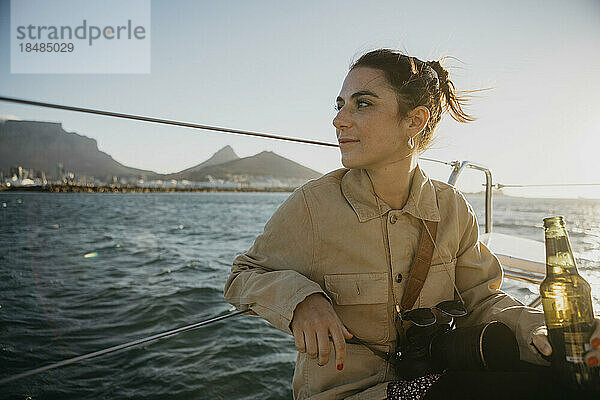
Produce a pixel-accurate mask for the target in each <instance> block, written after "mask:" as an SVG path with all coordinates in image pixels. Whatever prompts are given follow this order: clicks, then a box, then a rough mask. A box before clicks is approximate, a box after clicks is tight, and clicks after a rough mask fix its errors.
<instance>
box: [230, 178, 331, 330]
mask: <svg viewBox="0 0 600 400" xmlns="http://www.w3.org/2000/svg"><path fill="white" fill-rule="evenodd" d="M314 249H315V244H314V231H313V221H312V218H311V214H310V210H309V208H308V205H307V201H306V197H305V194H304V188H303V187H301V188H299V189H297V190H296V191H294V192H293V193H292V194H291V195H290V197H289V198H288V199H287V200H286V201H285V202H284V203H283V204H282V205H281V206H280V207H279V208H278V209H277V211H275V213H274V214H273V216H272V217H271V219H270V220H269V221H268V222H267V224H266V225H265V228H264V231H263V233H262V234H260V235H259V236H258V237H257V238H256V240H255V241H254V244H253V245H252V247H251V248H250V249H249V250H248V251H247V252H245V253H243V254H240V255H238V256H237V257H236V258H235V260H234V261H233V266H232V268H231V275H230V276H229V278H228V279H227V282H226V283H225V290H224V293H225V299H226V300H227V301H228V302H229V303H231V304H233V305H234V306H236V307H237V308H238V309H241V310H243V309H248V308H250V309H251V310H252V312H253V313H254V314H255V315H259V316H260V317H262V318H264V319H266V320H267V321H269V322H270V323H271V324H272V325H273V326H275V327H276V328H278V329H280V330H282V331H284V332H287V333H290V334H291V330H290V326H289V325H290V323H291V321H292V317H293V313H294V310H295V308H296V306H297V305H298V303H300V302H301V301H302V300H304V299H305V298H306V297H307V296H309V295H311V294H313V293H322V294H323V295H324V296H325V297H327V298H328V296H327V294H326V293H325V292H324V291H323V289H322V288H321V286H320V285H319V284H317V283H316V282H314V281H312V280H310V279H309V278H308V277H309V276H310V274H311V271H312V268H313V265H314ZM328 299H329V298H328ZM330 301H331V300H330Z"/></svg>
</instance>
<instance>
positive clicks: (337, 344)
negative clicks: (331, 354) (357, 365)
mask: <svg viewBox="0 0 600 400" xmlns="http://www.w3.org/2000/svg"><path fill="white" fill-rule="evenodd" d="M343 329H344V328H343V327H342V328H341V329H340V327H337V326H336V327H335V328H333V329H331V330H330V331H329V332H330V333H331V338H332V339H333V347H334V349H335V365H336V368H337V369H338V371H341V370H342V369H344V360H345V359H346V340H344V334H343V332H342V330H343Z"/></svg>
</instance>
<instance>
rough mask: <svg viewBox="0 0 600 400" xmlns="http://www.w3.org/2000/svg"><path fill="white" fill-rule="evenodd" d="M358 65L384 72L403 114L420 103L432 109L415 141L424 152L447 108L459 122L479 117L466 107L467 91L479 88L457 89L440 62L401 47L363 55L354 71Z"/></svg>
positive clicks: (355, 64)
mask: <svg viewBox="0 0 600 400" xmlns="http://www.w3.org/2000/svg"><path fill="white" fill-rule="evenodd" d="M358 67H367V68H374V69H378V70H380V71H382V72H383V73H384V75H385V77H386V79H387V80H388V82H389V83H390V85H391V86H392V88H393V89H394V90H395V91H396V95H397V97H398V104H399V109H400V115H401V116H402V117H403V116H405V115H406V114H407V113H408V112H409V111H410V110H412V109H414V108H415V107H418V106H425V107H427V108H428V109H429V113H430V118H429V121H428V122H427V125H426V126H425V128H424V129H423V131H422V132H421V135H420V138H416V140H415V143H416V146H415V147H416V150H417V151H424V150H426V149H427V148H428V147H429V146H430V145H431V143H432V141H433V131H434V129H435V127H436V125H437V124H438V122H439V121H440V118H441V116H442V113H443V112H444V111H446V112H448V113H449V114H450V116H451V117H452V118H453V119H455V120H456V121H458V122H470V121H474V120H475V118H474V117H473V116H471V115H469V114H467V113H465V111H464V110H463V106H465V104H466V103H467V102H468V100H469V98H470V96H468V95H465V93H467V94H468V93H471V92H475V91H470V92H456V90H455V88H454V84H453V83H452V81H450V80H449V79H448V71H446V70H445V69H444V67H442V66H441V64H440V63H439V61H427V62H423V61H421V60H419V59H418V58H415V57H410V56H407V55H404V54H402V53H400V52H399V51H397V50H391V49H378V50H373V51H370V52H368V53H365V54H363V55H362V56H361V57H360V58H359V59H358V60H356V61H355V62H353V63H352V65H351V66H350V70H353V69H354V68H358ZM457 93H460V95H459V94H457Z"/></svg>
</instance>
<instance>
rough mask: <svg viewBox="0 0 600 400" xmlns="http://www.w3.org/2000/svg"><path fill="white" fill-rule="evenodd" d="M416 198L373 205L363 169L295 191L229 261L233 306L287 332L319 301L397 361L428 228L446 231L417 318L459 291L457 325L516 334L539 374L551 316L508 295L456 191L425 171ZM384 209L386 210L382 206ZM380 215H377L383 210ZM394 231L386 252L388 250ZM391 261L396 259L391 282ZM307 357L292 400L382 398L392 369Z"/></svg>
mask: <svg viewBox="0 0 600 400" xmlns="http://www.w3.org/2000/svg"><path fill="white" fill-rule="evenodd" d="M410 190H411V196H409V198H408V201H407V203H406V205H405V206H404V208H403V209H401V210H392V209H390V207H389V206H388V205H386V204H385V203H384V202H382V201H381V200H378V198H377V197H376V196H375V195H374V192H373V189H372V185H371V182H370V180H369V177H368V175H367V173H366V171H365V170H360V169H351V170H347V169H339V170H336V171H333V172H331V173H329V174H327V175H324V176H323V177H321V178H319V179H316V180H313V181H310V182H308V183H306V184H305V185H304V186H302V187H301V188H298V189H297V190H296V191H294V193H292V194H291V195H290V197H289V198H288V199H287V200H286V201H285V202H284V203H283V204H282V205H281V206H280V207H279V209H278V210H277V211H276V212H275V213H274V214H273V216H272V217H271V219H270V220H269V221H268V222H267V224H266V225H265V228H264V232H263V233H262V234H261V235H259V236H258V237H257V238H256V240H255V242H254V245H253V246H252V247H251V248H250V250H248V251H247V252H246V253H244V254H241V255H239V256H238V257H237V258H236V259H235V260H234V262H233V267H232V272H231V276H230V277H229V279H228V280H227V283H226V285H225V298H226V300H227V301H228V302H230V303H231V304H233V305H235V306H236V307H238V308H240V309H245V308H248V307H250V308H251V309H252V311H253V312H254V313H256V314H258V315H259V316H261V317H262V318H264V319H266V320H267V321H269V322H270V323H271V324H273V326H275V327H276V328H278V329H281V330H282V331H285V332H288V333H290V334H291V331H290V327H289V325H290V322H291V320H292V317H293V314H294V309H295V308H296V305H298V303H300V302H301V301H302V300H304V298H306V297H307V296H308V295H310V294H312V293H323V294H324V295H326V296H327V297H328V298H329V299H330V300H331V301H332V304H333V307H334V309H335V311H336V312H337V314H338V316H339V317H340V319H341V321H342V322H343V323H344V325H345V326H346V327H347V328H348V330H349V331H350V332H352V333H353V334H354V335H356V336H358V337H359V338H361V339H363V340H365V341H367V342H370V343H371V344H375V345H377V346H378V347H379V348H380V349H381V350H384V351H390V350H393V346H394V344H395V338H396V331H395V328H394V323H393V321H394V298H395V299H397V301H398V302H400V299H401V298H402V294H403V291H404V287H405V284H406V281H407V279H399V278H398V277H399V276H402V277H407V276H408V274H409V272H410V266H411V264H412V260H413V257H414V254H415V251H416V248H417V243H418V239H419V236H420V229H421V226H422V224H420V223H419V220H418V218H422V219H426V220H433V221H439V222H438V229H437V238H436V246H437V250H436V251H434V254H433V260H432V263H431V268H430V270H429V274H428V276H427V280H426V282H425V285H424V287H423V290H422V291H421V294H420V296H419V298H418V299H417V301H416V303H415V305H414V307H415V308H416V307H432V306H434V305H436V304H438V303H439V302H441V301H443V300H450V299H453V298H454V286H453V283H452V280H455V283H456V286H457V288H458V290H459V292H460V293H461V295H462V297H463V299H464V300H465V303H466V305H467V309H468V312H469V314H468V316H467V317H462V318H459V319H458V321H457V324H458V325H459V326H460V325H462V326H468V325H476V324H478V323H482V322H487V321H492V320H497V321H501V322H504V323H505V324H507V325H508V326H509V327H511V329H512V330H513V331H514V332H515V335H516V337H517V341H518V343H519V348H520V352H521V359H522V360H525V361H529V362H534V363H539V364H543V363H544V361H543V360H542V359H541V357H540V356H539V355H538V353H537V352H536V351H535V349H534V348H533V347H532V346H531V345H530V343H531V332H532V331H533V330H534V329H535V328H537V327H539V326H540V325H543V324H544V319H543V313H541V312H540V311H538V310H535V309H532V308H529V307H525V306H523V305H522V304H521V303H519V302H518V301H517V300H515V299H514V298H512V297H510V296H508V295H507V294H505V293H503V292H502V291H500V289H499V288H500V284H501V282H502V270H501V267H500V264H499V262H498V259H497V258H496V257H495V256H494V255H493V254H492V253H491V252H490V251H489V250H488V249H487V248H486V247H485V246H484V245H483V244H482V243H480V242H479V240H478V226H477V221H476V219H475V214H474V212H473V210H472V208H471V206H470V205H469V204H468V203H467V201H466V200H465V198H464V197H463V196H462V194H460V193H459V192H458V191H457V190H456V189H455V188H454V187H452V186H450V185H448V184H445V183H442V182H439V181H432V180H430V179H429V178H428V177H427V176H426V175H425V173H424V172H423V171H422V170H421V169H420V168H419V167H418V166H417V169H416V170H415V173H414V176H413V181H412V184H411V189H410ZM377 201H379V207H378V204H377ZM380 210H381V211H380ZM386 231H387V236H388V239H389V240H388V242H389V245H388V244H387V243H386V240H385V239H384V232H386ZM386 253H388V254H389V257H390V260H391V272H390V268H389V267H388V261H387V258H386ZM330 345H331V346H332V355H331V356H330V360H329V362H328V363H327V365H325V366H323V367H320V366H318V365H317V360H314V359H311V358H310V357H308V356H307V355H306V354H304V353H299V354H298V357H297V361H296V369H295V373H294V379H293V391H294V398H296V399H313V400H316V399H343V398H351V399H384V398H385V397H386V386H387V382H388V381H391V380H394V372H393V370H392V368H391V367H390V366H389V365H388V364H387V363H386V362H385V361H383V360H382V359H381V358H379V357H377V356H375V355H374V354H373V353H372V352H371V351H370V350H369V349H367V348H365V347H364V346H361V345H357V344H348V345H347V355H346V361H345V362H344V369H343V370H342V371H337V369H336V366H335V360H334V355H333V345H332V343H330Z"/></svg>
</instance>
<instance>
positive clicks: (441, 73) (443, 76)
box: [426, 61, 448, 87]
mask: <svg viewBox="0 0 600 400" xmlns="http://www.w3.org/2000/svg"><path fill="white" fill-rule="evenodd" d="M426 64H427V65H429V66H430V67H431V69H433V70H434V71H435V73H436V74H437V77H438V80H439V81H440V87H444V86H446V85H447V84H448V71H446V70H445V69H444V67H442V65H441V64H440V62H439V61H427V63H426Z"/></svg>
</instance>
